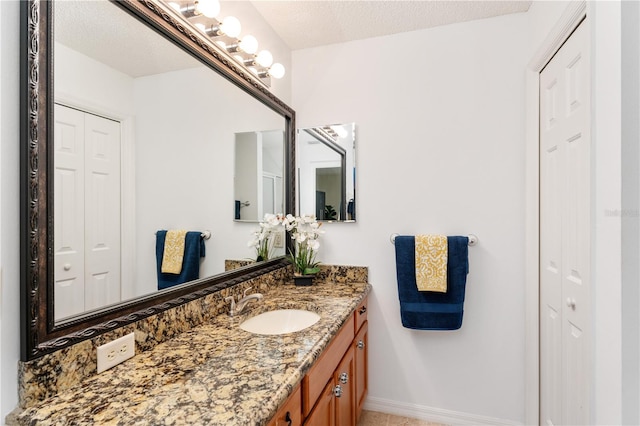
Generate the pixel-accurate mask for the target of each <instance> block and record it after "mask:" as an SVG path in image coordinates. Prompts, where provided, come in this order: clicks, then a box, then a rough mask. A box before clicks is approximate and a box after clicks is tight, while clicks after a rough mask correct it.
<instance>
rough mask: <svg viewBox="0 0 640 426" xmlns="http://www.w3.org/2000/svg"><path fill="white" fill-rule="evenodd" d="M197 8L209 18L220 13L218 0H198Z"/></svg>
mask: <svg viewBox="0 0 640 426" xmlns="http://www.w3.org/2000/svg"><path fill="white" fill-rule="evenodd" d="M196 10H197V11H198V13H201V14H203V15H204V16H206V17H207V18H215V17H216V16H218V13H220V3H219V2H218V0H198V1H197V2H196Z"/></svg>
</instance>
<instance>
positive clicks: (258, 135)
mask: <svg viewBox="0 0 640 426" xmlns="http://www.w3.org/2000/svg"><path fill="white" fill-rule="evenodd" d="M284 136H285V135H284V132H283V131H282V130H281V129H276V130H265V131H256V132H242V133H236V135H235V173H234V178H233V188H234V206H233V219H234V220H236V221H243V222H259V221H260V220H262V218H264V215H265V214H282V213H283V212H284V197H283V195H284V183H285V182H284V175H283V172H284V158H285V155H284V154H285V139H284Z"/></svg>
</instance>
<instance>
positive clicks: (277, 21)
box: [252, 0, 531, 50]
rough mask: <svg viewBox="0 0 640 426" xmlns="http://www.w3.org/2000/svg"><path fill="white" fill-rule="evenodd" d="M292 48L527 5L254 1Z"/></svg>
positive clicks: (433, 0)
mask: <svg viewBox="0 0 640 426" xmlns="http://www.w3.org/2000/svg"><path fill="white" fill-rule="evenodd" d="M252 3H253V5H254V6H255V8H256V9H257V10H258V12H260V14H261V15H262V16H263V17H264V18H265V20H266V21H267V22H268V23H269V24H270V25H271V27H273V29H274V30H275V31H276V33H277V34H278V35H279V36H280V38H282V40H283V41H284V42H285V43H286V44H287V45H288V46H289V47H290V48H291V49H292V50H297V49H304V48H308V47H315V46H321V45H325V44H333V43H343V42H347V41H352V40H359V39H364V38H369V37H377V36H382V35H388V34H396V33H401V32H405V31H414V30H420V29H425V28H431V27H436V26H439V25H446V24H452V23H456V22H465V21H471V20H474V19H483V18H489V17H492V16H499V15H506V14H509V13H520V12H526V11H527V10H529V7H530V6H531V1H484V0H483V1H481V0H477V1H448V0H447V1H443V0H415V1H404V0H386V1H383V0H377V1H368V0H357V1H354V0H320V1H317V0H314V1H307V0H279V1H278V0H276V1H273V0H253V1H252Z"/></svg>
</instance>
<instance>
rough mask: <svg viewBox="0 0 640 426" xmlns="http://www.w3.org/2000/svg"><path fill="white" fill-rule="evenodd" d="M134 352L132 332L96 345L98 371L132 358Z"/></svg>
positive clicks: (134, 341)
mask: <svg viewBox="0 0 640 426" xmlns="http://www.w3.org/2000/svg"><path fill="white" fill-rule="evenodd" d="M135 354H136V339H135V335H134V333H129V334H127V335H126V336H122V337H120V338H118V339H116V340H112V341H111V342H109V343H105V344H104V345H102V346H98V373H102V372H103V371H105V370H108V369H109V368H111V367H113V366H115V365H118V364H120V363H121V362H123V361H126V360H128V359H129V358H132V357H133V356H134V355H135Z"/></svg>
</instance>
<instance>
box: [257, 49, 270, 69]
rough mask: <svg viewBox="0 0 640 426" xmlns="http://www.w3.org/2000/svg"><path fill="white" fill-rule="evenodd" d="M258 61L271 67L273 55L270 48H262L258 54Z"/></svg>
mask: <svg viewBox="0 0 640 426" xmlns="http://www.w3.org/2000/svg"><path fill="white" fill-rule="evenodd" d="M256 63H257V64H258V65H260V66H261V67H265V68H269V67H270V66H271V64H272V63H273V55H272V54H271V52H269V51H268V50H261V51H260V52H259V53H258V56H256Z"/></svg>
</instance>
